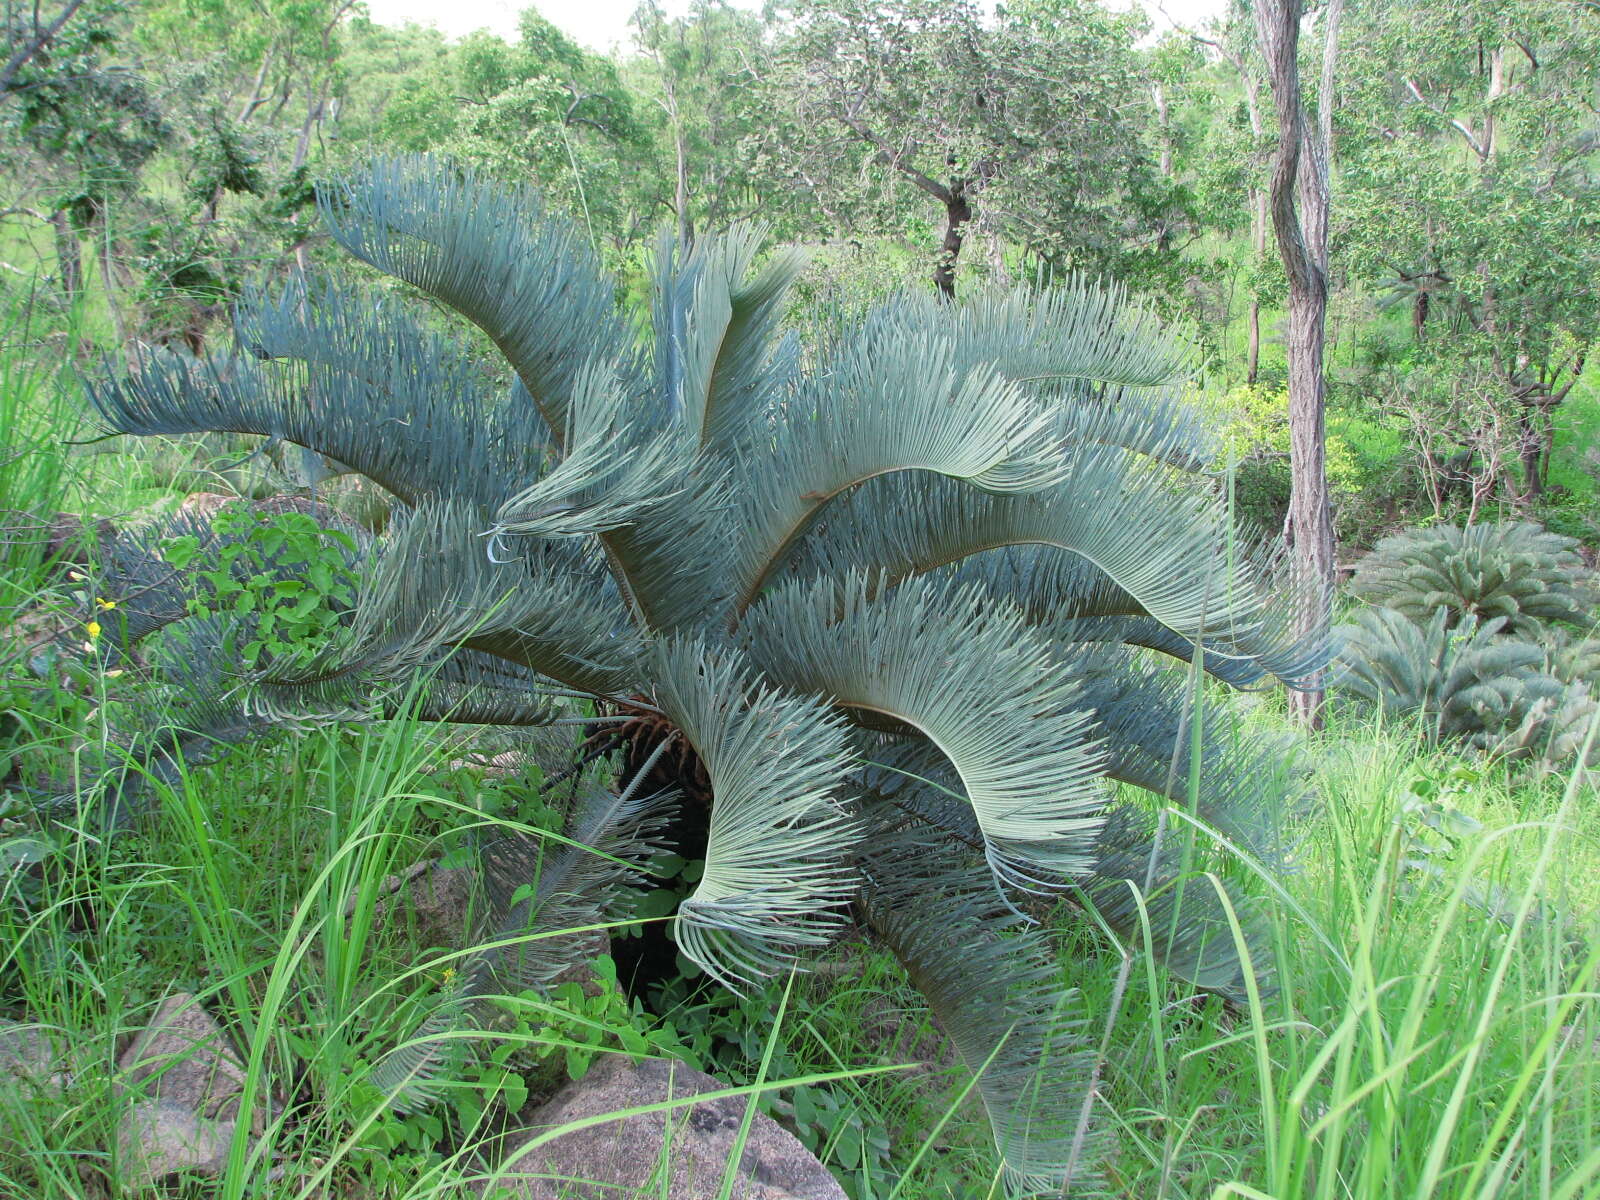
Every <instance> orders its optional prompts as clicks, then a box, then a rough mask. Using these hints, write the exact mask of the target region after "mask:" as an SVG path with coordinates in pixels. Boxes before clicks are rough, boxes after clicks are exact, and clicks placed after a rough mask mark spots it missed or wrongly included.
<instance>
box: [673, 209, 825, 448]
mask: <svg viewBox="0 0 1600 1200" xmlns="http://www.w3.org/2000/svg"><path fill="white" fill-rule="evenodd" d="M768 233H769V230H768V227H767V226H766V225H764V224H761V223H756V222H752V223H745V224H738V225H734V226H733V227H732V228H731V229H729V230H728V231H727V232H726V233H724V234H722V235H721V236H719V237H708V238H702V239H701V240H700V241H699V242H697V243H696V244H695V247H694V250H693V252H692V253H691V254H690V255H689V257H688V259H687V261H685V262H682V263H681V264H679V263H678V261H677V258H676V255H675V252H674V247H673V246H672V245H671V243H670V242H664V243H663V245H662V246H661V248H660V249H659V250H658V251H657V255H656V261H657V272H658V282H657V285H656V304H655V313H654V316H655V330H656V353H657V373H658V375H659V377H660V378H661V380H662V383H663V387H664V388H665V390H666V391H667V394H668V404H669V407H670V408H671V410H672V411H673V412H674V413H675V414H676V415H677V417H678V420H679V421H680V422H681V424H682V426H683V428H684V429H686V430H687V431H688V433H689V435H690V437H692V439H693V440H694V442H695V444H696V445H701V446H714V447H718V448H722V449H728V448H731V447H733V446H736V445H737V444H738V443H739V442H740V441H742V440H744V439H746V438H748V437H749V436H750V434H751V433H752V431H754V430H756V429H757V422H758V421H759V420H760V419H761V418H763V417H765V416H766V415H767V414H768V413H769V412H770V411H771V410H772V408H773V406H774V404H775V403H776V401H777V399H778V396H779V394H780V390H779V389H780V388H781V387H782V386H783V384H784V383H785V382H787V379H786V376H787V373H786V372H784V371H782V370H774V369H773V368H774V365H775V364H774V359H773V355H774V352H775V349H776V348H775V347H774V345H773V341H774V337H775V331H776V329H777V326H778V322H779V321H780V320H781V319H782V316H783V305H784V301H785V299H786V298H787V296H788V292H789V288H790V287H791V286H792V285H793V284H794V281H795V279H796V278H797V277H798V276H799V274H800V270H801V267H802V266H803V264H804V256H803V255H802V254H801V252H800V251H799V250H798V249H795V248H792V247H791V248H785V249H782V250H778V251H776V252H775V253H773V254H772V255H771V257H770V258H769V259H768V260H767V262H766V263H765V264H763V266H762V267H761V269H760V270H759V271H755V272H754V273H753V274H752V269H753V268H754V266H755V262H756V258H757V256H758V255H759V254H760V252H761V249H762V246H763V245H764V244H765V242H766V240H767V237H768Z"/></svg>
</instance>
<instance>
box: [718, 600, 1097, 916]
mask: <svg viewBox="0 0 1600 1200" xmlns="http://www.w3.org/2000/svg"><path fill="white" fill-rule="evenodd" d="M742 632H743V637H744V645H746V646H747V647H748V649H749V652H750V655H751V658H752V659H753V660H754V661H756V662H757V663H759V664H760V666H761V668H762V670H763V672H764V673H765V674H767V675H768V676H769V677H771V678H772V679H775V680H777V681H778V682H779V683H781V684H783V685H784V686H786V687H790V688H793V689H795V690H797V691H802V692H808V693H815V694H819V695H822V696H826V697H828V698H829V699H830V700H831V701H832V702H833V703H834V704H835V705H837V706H839V707H841V708H843V709H844V710H846V711H848V712H851V713H852V714H854V715H855V716H857V717H858V718H864V719H866V720H867V721H869V722H871V721H874V720H876V721H879V722H881V721H883V720H885V719H887V720H888V721H891V722H894V723H897V724H899V725H901V726H909V727H910V728H912V729H914V730H916V731H917V732H918V733H920V734H921V735H922V736H923V737H925V738H927V739H928V740H929V741H931V742H932V743H933V744H934V745H935V746H937V747H938V749H939V751H940V752H941V753H942V754H943V755H944V756H945V757H946V758H948V759H949V760H950V762H951V763H952V764H953V765H954V767H955V770H956V773H957V775H958V776H959V778H960V786H961V791H962V793H963V794H964V795H965V796H966V798H967V800H968V802H969V803H970V804H971V805H972V809H973V812H974V814H975V815H976V817H977V821H978V825H979V827H980V828H981V829H982V830H983V835H984V849H985V853H986V855H987V857H988V861H989V865H990V867H991V869H992V870H993V871H994V874H995V877H996V879H998V880H999V881H1001V882H1002V883H1005V884H1009V885H1015V886H1022V887H1031V886H1034V885H1036V884H1037V883H1039V882H1040V881H1041V880H1042V879H1043V878H1044V877H1047V876H1070V875H1072V874H1074V873H1075V872H1076V871H1078V870H1081V869H1082V868H1083V867H1084V866H1086V865H1087V863H1088V855H1089V852H1090V848H1091V847H1092V845H1093V840H1094V833H1095V830H1096V829H1097V828H1098V823H1099V818H1098V815H1097V814H1098V812H1099V809H1100V807H1101V805H1102V803H1103V797H1102V795H1101V791H1100V788H1099V786H1098V783H1097V779H1098V777H1099V775H1100V773H1101V770H1102V767H1103V755H1102V753H1101V751H1100V750H1099V749H1098V748H1097V747H1096V746H1095V744H1094V742H1093V741H1092V737H1091V733H1090V730H1089V727H1088V720H1087V716H1086V714H1083V713H1078V712H1074V711H1071V709H1072V707H1073V705H1074V704H1075V703H1076V700H1077V697H1076V693H1075V691H1074V689H1073V687H1072V685H1071V682H1070V680H1069V679H1068V678H1066V676H1065V675H1064V674H1063V673H1062V672H1060V671H1057V670H1054V669H1053V666H1054V664H1053V663H1052V660H1051V656H1050V649H1049V646H1048V644H1047V643H1045V642H1044V641H1042V640H1041V639H1039V638H1038V637H1036V636H1035V635H1034V634H1033V633H1032V631H1030V630H1029V629H1028V628H1027V626H1026V624H1025V623H1024V622H1023V620H1022V618H1021V616H1020V615H1019V614H1018V613H1017V612H1016V611H1015V610H1014V609H1010V608H1007V607H1004V606H1001V605H997V604H994V603H992V602H991V601H990V600H989V598H988V597H986V596H985V595H984V594H983V593H982V592H981V591H978V590H977V589H975V588H970V587H960V586H957V585H952V584H950V583H947V582H943V581H939V580H932V579H918V580H913V581H910V582H907V583H905V584H902V585H901V586H900V587H897V588H894V589H892V590H889V591H887V592H885V591H883V590H882V588H881V587H879V586H875V585H874V584H873V582H872V581H871V580H869V579H868V578H867V577H865V576H861V575H850V576H846V577H845V579H843V580H841V581H839V582H837V583H836V582H835V581H832V580H824V581H821V582H819V583H815V584H809V585H807V584H789V585H785V586H784V587H781V588H777V589H774V590H773V591H772V592H771V593H769V594H768V595H767V596H766V597H764V598H763V599H762V601H761V603H760V604H758V605H757V606H756V607H755V608H753V609H751V610H750V612H749V613H748V614H747V617H746V620H745V622H744V625H743V629H742Z"/></svg>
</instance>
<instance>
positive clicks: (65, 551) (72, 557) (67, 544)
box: [44, 512, 117, 567]
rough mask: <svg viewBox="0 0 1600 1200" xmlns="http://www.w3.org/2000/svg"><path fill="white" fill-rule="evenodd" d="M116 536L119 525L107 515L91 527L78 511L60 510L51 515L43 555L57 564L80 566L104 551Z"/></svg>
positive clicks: (98, 519) (60, 565)
mask: <svg viewBox="0 0 1600 1200" xmlns="http://www.w3.org/2000/svg"><path fill="white" fill-rule="evenodd" d="M116 536H117V527H116V526H115V525H114V524H112V523H111V522H110V521H109V520H108V519H106V518H105V517H99V518H97V519H96V520H95V521H94V524H93V526H92V527H91V526H90V523H89V522H88V521H85V520H84V519H83V518H82V517H81V516H79V515H78V514H77V513H64V512H58V513H56V514H54V515H53V516H52V517H51V518H50V524H49V527H48V530H47V536H46V538H45V545H44V556H45V558H46V559H48V560H52V561H54V562H55V564H56V565H57V567H69V566H71V567H81V566H84V565H85V564H87V563H88V562H90V561H91V560H92V559H96V558H99V557H101V556H102V555H104V553H105V549H106V547H107V546H109V545H110V544H111V543H112V542H113V541H115V540H116Z"/></svg>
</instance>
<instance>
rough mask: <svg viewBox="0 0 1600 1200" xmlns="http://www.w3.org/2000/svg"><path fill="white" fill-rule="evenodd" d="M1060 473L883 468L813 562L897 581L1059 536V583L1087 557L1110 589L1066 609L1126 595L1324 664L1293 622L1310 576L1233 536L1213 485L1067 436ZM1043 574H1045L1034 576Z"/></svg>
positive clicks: (1185, 632)
mask: <svg viewBox="0 0 1600 1200" xmlns="http://www.w3.org/2000/svg"><path fill="white" fill-rule="evenodd" d="M1064 473H1065V476H1066V477H1065V478H1064V479H1063V480H1062V482H1060V483H1059V484H1057V485H1055V486H1053V487H1051V488H1050V489H1048V490H1047V491H1042V492H1036V493H1032V494H1028V495H991V494H987V493H984V492H980V491H977V490H975V489H973V488H969V487H964V486H962V485H960V484H959V483H958V482H956V481H954V480H948V479H942V478H938V477H931V476H924V477H921V478H920V479H919V480H917V481H916V483H915V484H911V483H908V482H907V481H906V480H900V479H893V478H882V479H874V480H872V481H871V482H869V483H868V484H866V485H865V486H863V487H862V488H860V489H858V490H857V491H856V493H855V494H853V495H852V496H851V497H850V498H849V499H848V501H847V502H846V503H844V504H841V505H839V506H837V507H836V509H835V510H833V511H830V513H829V514H828V520H827V524H826V525H825V526H823V527H819V528H818V529H817V530H816V531H815V534H814V544H813V545H812V546H810V547H808V553H807V562H806V569H807V570H808V571H809V570H817V569H818V567H819V566H820V565H821V564H828V566H827V567H826V568H824V569H825V571H826V573H828V574H833V573H836V571H837V570H839V569H849V568H852V567H855V568H863V567H864V568H866V569H870V570H882V571H885V572H887V573H888V575H889V577H890V578H891V579H902V578H906V577H909V576H912V575H916V574H920V573H923V572H928V571H936V570H938V569H940V568H942V567H947V566H949V565H951V564H954V563H959V562H961V561H962V560H964V559H966V558H968V557H970V556H972V555H976V554H981V553H984V552H987V551H992V550H996V549H998V548H1000V547H1005V546H1038V547H1044V548H1050V549H1054V550H1055V551H1058V552H1060V551H1064V552H1068V553H1070V554H1072V555H1074V556H1076V558H1075V559H1074V560H1068V561H1067V562H1066V563H1065V564H1064V567H1065V575H1064V581H1066V582H1070V581H1071V580H1073V579H1075V578H1077V577H1081V576H1080V571H1081V567H1080V564H1079V562H1078V561H1077V560H1085V561H1087V562H1089V563H1091V564H1092V565H1093V567H1094V568H1095V569H1096V570H1097V571H1098V572H1100V573H1102V574H1103V576H1104V578H1105V581H1106V582H1107V583H1108V584H1109V585H1114V588H1115V590H1111V589H1110V588H1106V587H1101V588H1098V589H1097V591H1096V592H1095V593H1094V594H1093V599H1092V601H1091V603H1089V604H1088V605H1083V604H1082V603H1081V602H1077V601H1075V600H1074V595H1073V592H1072V591H1068V590H1064V591H1063V594H1062V596H1061V608H1062V615H1064V616H1079V615H1108V614H1110V613H1111V612H1112V610H1113V609H1114V608H1120V607H1122V606H1123V605H1124V604H1125V603H1126V602H1125V601H1124V600H1123V597H1124V596H1126V597H1129V598H1131V599H1132V601H1133V604H1134V606H1135V611H1134V612H1132V613H1125V612H1124V613H1118V614H1117V615H1139V616H1149V617H1152V618H1154V619H1155V620H1157V621H1159V622H1160V623H1161V624H1163V625H1165V626H1167V627H1168V628H1169V629H1171V630H1173V631H1174V632H1175V633H1177V634H1179V635H1181V636H1183V637H1185V638H1188V639H1191V640H1192V639H1194V638H1197V637H1198V638H1200V639H1201V640H1203V641H1204V642H1205V643H1206V644H1207V645H1208V646H1210V647H1211V648H1212V652H1213V653H1214V654H1218V655H1227V656H1230V657H1238V658H1245V659H1248V660H1250V661H1252V662H1254V663H1256V664H1257V665H1258V666H1259V667H1261V668H1262V669H1264V670H1267V671H1270V672H1271V673H1273V674H1275V675H1277V676H1279V678H1282V679H1284V680H1286V681H1297V680H1300V679H1303V678H1306V677H1307V676H1309V675H1310V674H1312V673H1313V672H1315V671H1316V670H1318V669H1320V667H1321V666H1323V665H1325V662H1326V658H1327V653H1326V646H1325V639H1324V638H1319V637H1304V636H1302V635H1301V634H1299V633H1298V632H1297V630H1296V628H1295V621H1294V618H1295V614H1296V613H1297V612H1298V611H1299V603H1300V601H1301V600H1302V599H1303V597H1304V595H1305V593H1306V588H1304V587H1298V586H1296V584H1295V582H1294V580H1293V578H1292V577H1289V576H1287V575H1286V574H1285V572H1284V570H1283V569H1280V568H1277V567H1275V566H1274V564H1273V560H1272V558H1271V556H1270V555H1269V554H1268V553H1267V552H1266V551H1265V550H1264V549H1263V548H1259V547H1257V546H1254V545H1252V544H1250V543H1248V542H1246V543H1242V544H1240V543H1238V542H1236V541H1235V540H1234V539H1233V538H1232V537H1230V535H1229V532H1228V528H1227V523H1226V510H1225V507H1224V506H1222V505H1221V504H1220V503H1218V501H1217V498H1216V497H1215V496H1214V495H1212V494H1210V493H1209V492H1207V491H1194V490H1182V489H1180V488H1178V487H1177V486H1175V481H1174V480H1173V479H1172V478H1171V477H1170V473H1168V472H1166V471H1163V470H1159V469H1155V468H1152V467H1151V466H1150V465H1149V464H1148V462H1146V461H1145V460H1141V459H1140V458H1139V457H1137V456H1135V455H1133V454H1131V453H1129V452H1128V451H1126V450H1123V449H1121V448H1120V447H1115V446H1107V445H1103V444H1084V445H1078V446H1074V447H1072V448H1071V449H1070V450H1069V451H1068V453H1067V455H1066V457H1065V460H1064ZM813 564H815V565H813ZM1042 582H1043V579H1042V577H1038V576H1036V577H1035V581H1034V586H1038V584H1039V583H1042ZM1044 602H1045V601H1044V598H1043V597H1035V603H1036V604H1041V603H1044ZM1033 606H1034V605H1030V607H1033ZM1075 606H1076V607H1075ZM1085 608H1087V611H1085Z"/></svg>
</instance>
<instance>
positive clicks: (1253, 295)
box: [1244, 105, 1267, 383]
mask: <svg viewBox="0 0 1600 1200" xmlns="http://www.w3.org/2000/svg"><path fill="white" fill-rule="evenodd" d="M1251 111H1252V113H1254V111H1255V106H1254V105H1251ZM1259 120H1260V117H1259V115H1256V116H1254V117H1253V119H1252V121H1251V124H1252V125H1254V124H1255V123H1256V122H1258V121H1259ZM1257 132H1258V133H1259V130H1258V131H1257ZM1250 245H1251V247H1252V248H1253V249H1254V250H1255V256H1256V262H1258V263H1259V262H1260V261H1261V260H1262V259H1263V258H1265V257H1266V253H1267V193H1266V192H1265V191H1263V190H1262V189H1261V188H1251V189H1250ZM1247 320H1248V323H1249V328H1250V342H1249V345H1248V346H1247V347H1246V348H1245V369H1244V381H1245V382H1246V383H1254V382H1255V381H1256V379H1257V378H1258V377H1259V376H1260V374H1261V297H1260V295H1259V294H1258V293H1257V291H1256V285H1254V284H1252V286H1251V288H1250V311H1249V313H1248V314H1247Z"/></svg>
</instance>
